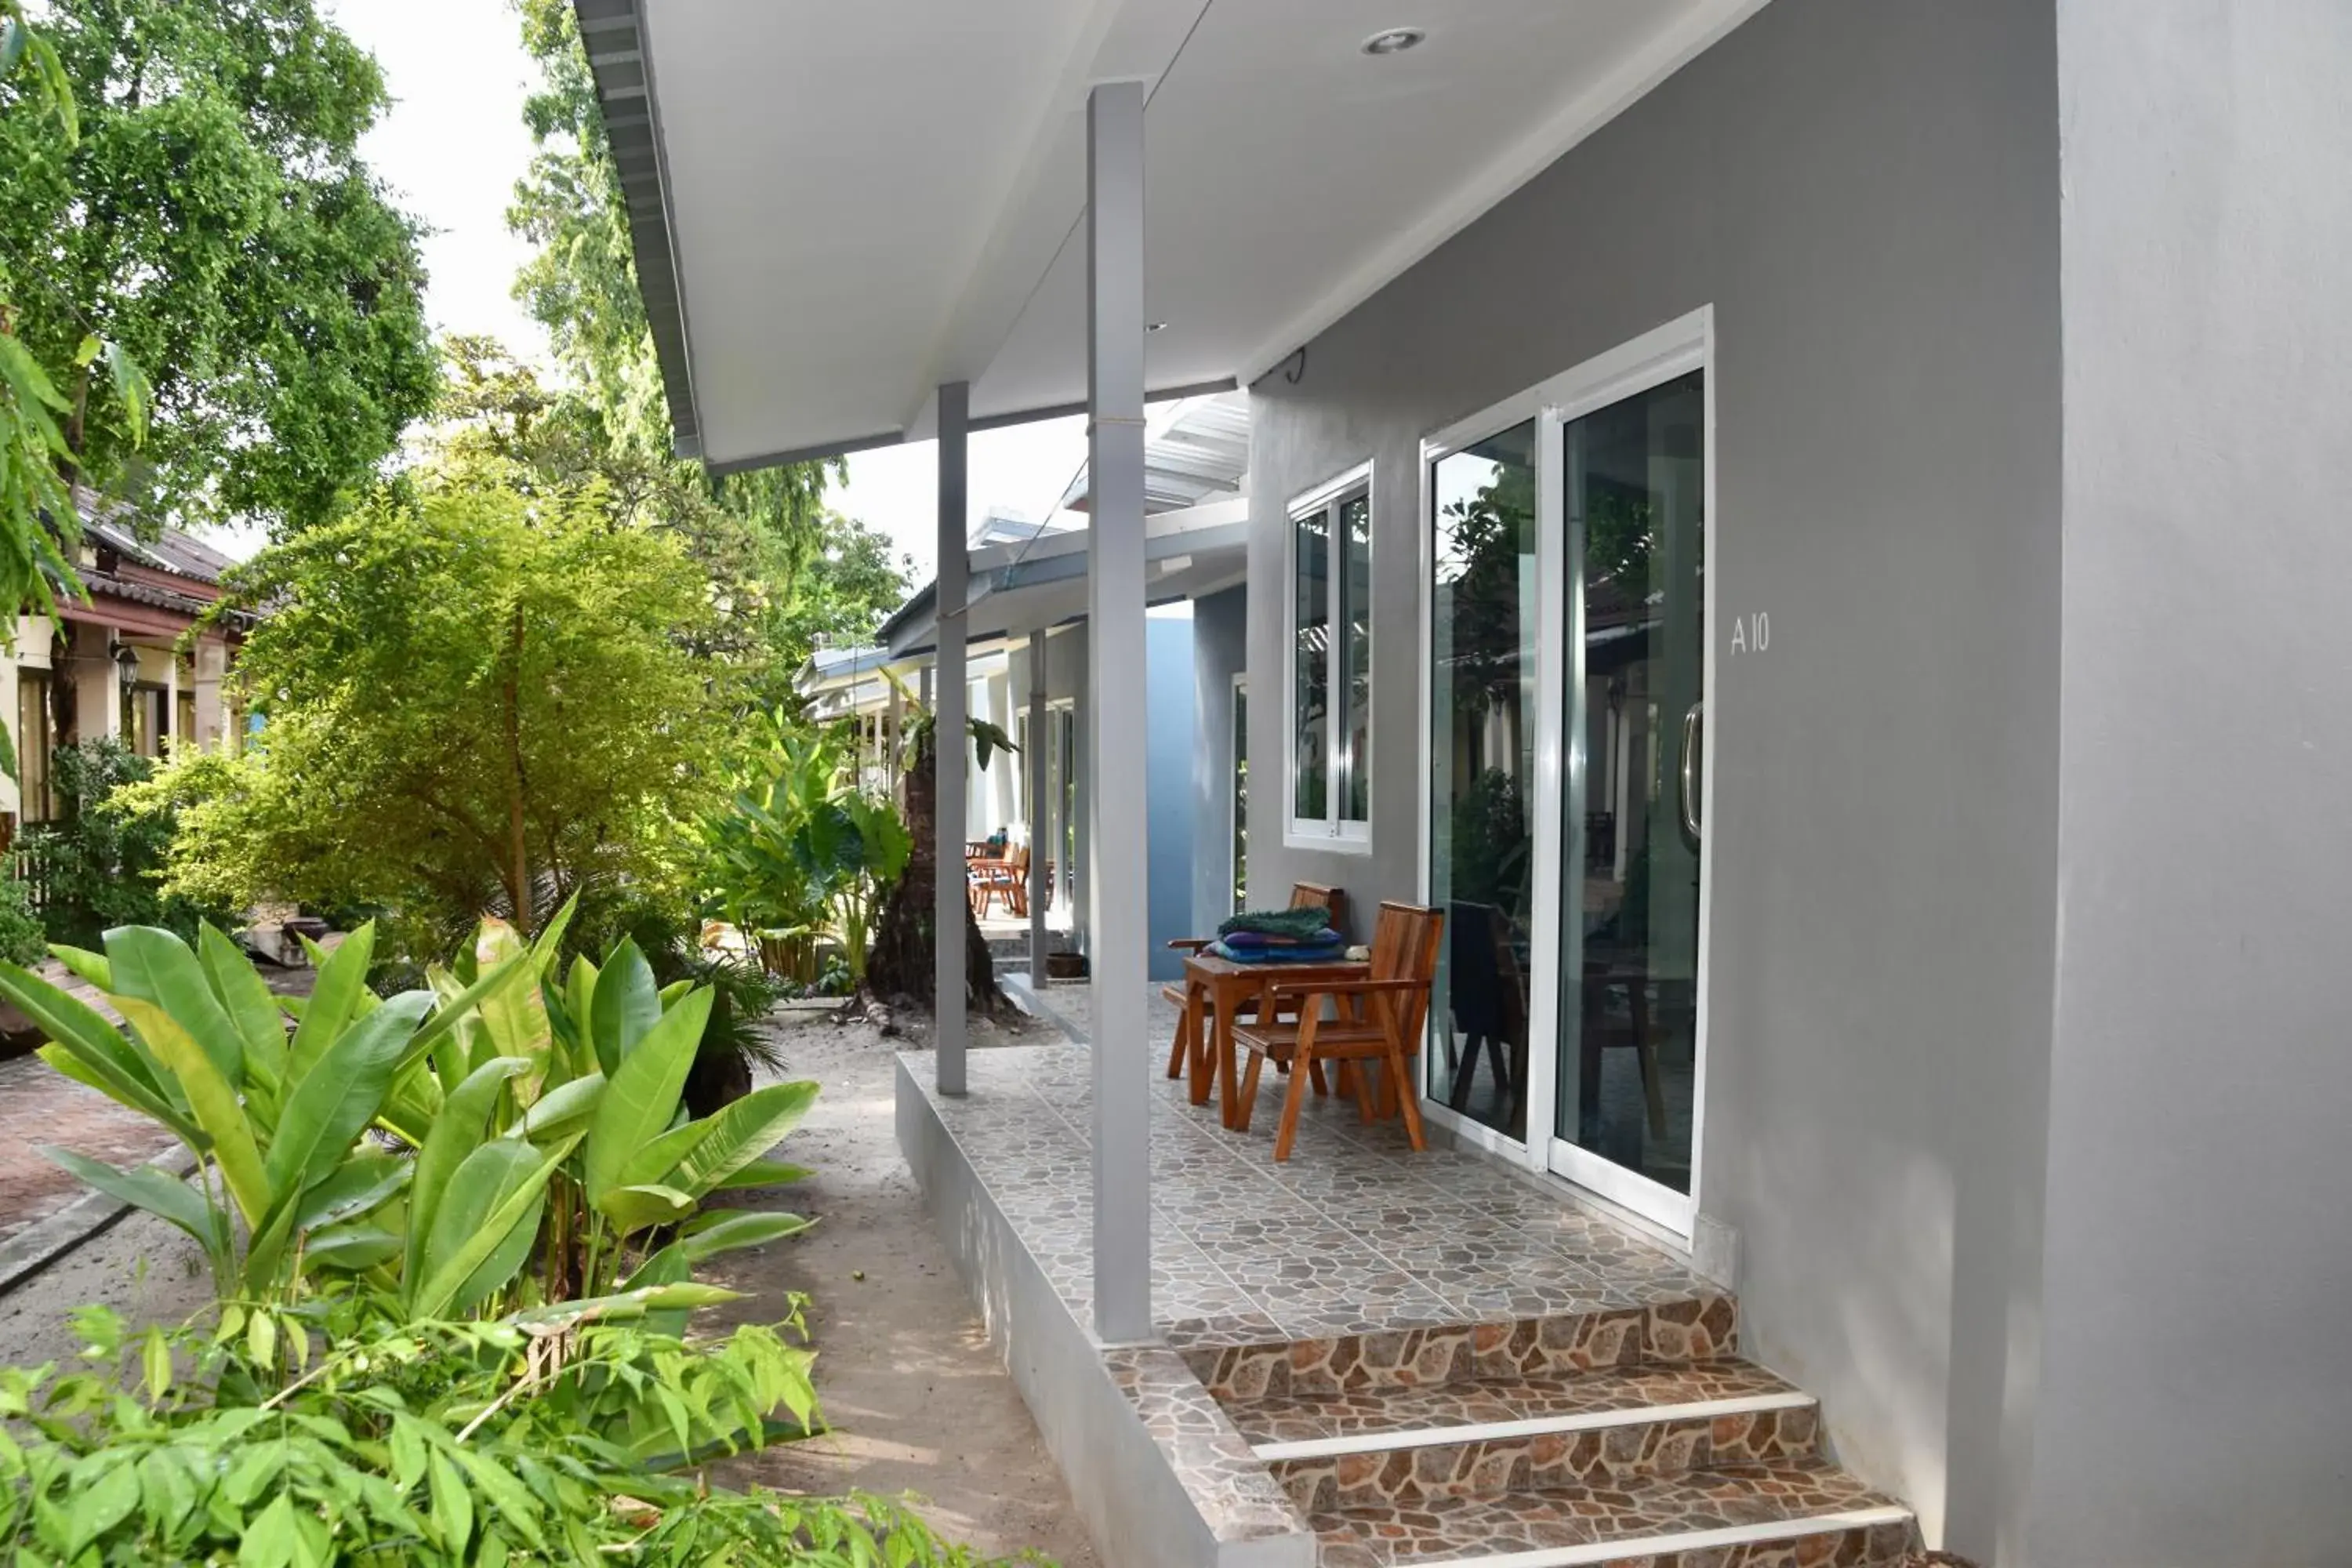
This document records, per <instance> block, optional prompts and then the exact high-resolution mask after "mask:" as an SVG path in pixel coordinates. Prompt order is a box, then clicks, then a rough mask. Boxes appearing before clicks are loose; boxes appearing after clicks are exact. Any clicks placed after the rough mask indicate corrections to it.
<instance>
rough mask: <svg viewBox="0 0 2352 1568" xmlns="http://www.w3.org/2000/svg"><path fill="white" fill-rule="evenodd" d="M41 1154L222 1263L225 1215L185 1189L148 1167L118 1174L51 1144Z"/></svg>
mask: <svg viewBox="0 0 2352 1568" xmlns="http://www.w3.org/2000/svg"><path fill="white" fill-rule="evenodd" d="M40 1154H41V1157H42V1158H43V1159H45V1160H47V1161H48V1162H49V1163H51V1164H53V1165H56V1166H58V1167H59V1168H60V1169H62V1170H65V1171H67V1172H69V1173H72V1174H73V1175H75V1176H77V1177H79V1179H80V1180H81V1181H82V1182H84V1183H86V1184H89V1185H90V1186H93V1187H96V1188H97V1189H98V1190H99V1191H100V1192H101V1193H104V1194H106V1195H107V1196H108V1197H110V1198H114V1199H117V1200H119V1201H121V1202H122V1203H126V1204H129V1205H131V1206H132V1207H133V1208H139V1209H144V1210H145V1211H146V1212H147V1213H149V1214H152V1215H156V1216H157V1217H158V1218H161V1219H164V1220H168V1221H170V1222H171V1223H172V1224H173V1225H175V1226H179V1227H180V1228H181V1229H182V1230H184V1231H186V1232H187V1233H188V1234H189V1235H190V1236H193V1237H195V1238H196V1241H197V1243H198V1245H200V1246H202V1247H204V1249H205V1253H206V1255H207V1256H209V1257H211V1258H213V1260H214V1262H215V1265H216V1266H217V1265H218V1264H220V1263H222V1262H224V1261H226V1258H227V1257H228V1249H229V1239H228V1237H229V1226H228V1215H226V1214H224V1213H222V1212H221V1211H220V1210H219V1209H218V1208H215V1206H214V1205H211V1204H209V1203H207V1202H205V1196H204V1194H202V1193H200V1192H198V1191H197V1190H196V1189H195V1188H194V1187H192V1186H190V1185H188V1184H187V1183H185V1182H184V1181H181V1180H179V1179H178V1178H177V1177H175V1176H172V1175H168V1174H166V1173H163V1172H162V1171H159V1170H157V1169H156V1168H155V1167H154V1166H152V1165H134V1166H132V1167H131V1169H130V1170H128V1171H118V1170H116V1169H115V1168H114V1167H113V1166H112V1165H110V1164H108V1163H105V1162H104V1161H102V1160H92V1159H89V1157H87V1156H86V1155H81V1154H77V1153H75V1152H73V1151H72V1150H70V1149H59V1148H58V1147H56V1146H55V1145H53V1144H44V1145H43V1146H42V1147H41V1150H40Z"/></svg>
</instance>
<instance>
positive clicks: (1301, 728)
mask: <svg viewBox="0 0 2352 1568" xmlns="http://www.w3.org/2000/svg"><path fill="white" fill-rule="evenodd" d="M1290 527H1291V535H1292V537H1291V552H1292V557H1293V559H1294V561H1295V562H1296V565H1295V566H1294V567H1293V571H1294V572H1295V574H1296V577H1297V580H1296V584H1295V588H1296V592H1297V598H1296V601H1295V605H1294V614H1293V616H1292V618H1291V646H1292V647H1293V649H1294V650H1295V651H1294V653H1293V655H1292V657H1293V658H1295V659H1296V660H1297V669H1296V673H1295V674H1294V675H1293V677H1292V681H1293V685H1292V689H1291V690H1292V702H1293V705H1294V706H1293V710H1292V714H1291V721H1292V726H1293V727H1292V731H1291V748H1290V749H1291V755H1292V765H1291V784H1290V795H1291V804H1290V814H1291V816H1295V817H1297V818H1298V819H1299V820H1300V821H1302V822H1305V821H1312V820H1316V819H1318V818H1322V817H1326V816H1328V815H1329V813H1330V777H1331V773H1330V768H1331V758H1330V747H1329V744H1328V742H1329V739H1330V728H1331V725H1330V718H1331V570H1330V558H1331V531H1330V514H1329V513H1328V512H1325V511H1320V510H1318V511H1311V512H1308V513H1307V514H1306V515H1304V516H1302V517H1297V518H1293V519H1292V520H1291V523H1290Z"/></svg>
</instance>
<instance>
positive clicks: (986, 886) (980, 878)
mask: <svg viewBox="0 0 2352 1568" xmlns="http://www.w3.org/2000/svg"><path fill="white" fill-rule="evenodd" d="M992 903H1000V904H1003V906H1004V909H1005V912H1006V913H1008V914H1011V915H1013V916H1015V917H1016V918H1017V917H1019V916H1022V915H1025V914H1027V913H1028V912H1029V847H1028V846H1027V845H1025V844H1020V845H1015V846H1013V847H1012V848H1010V849H1007V850H1006V851H1005V852H1004V853H1003V855H1001V856H984V857H982V858H980V859H977V860H974V861H972V862H971V918H972V919H974V920H982V921H984V920H986V919H987V918H988V906H989V905H990V904H992Z"/></svg>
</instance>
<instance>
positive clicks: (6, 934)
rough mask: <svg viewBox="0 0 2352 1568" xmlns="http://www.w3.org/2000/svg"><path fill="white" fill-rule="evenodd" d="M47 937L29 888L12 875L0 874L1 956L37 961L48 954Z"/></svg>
mask: <svg viewBox="0 0 2352 1568" xmlns="http://www.w3.org/2000/svg"><path fill="white" fill-rule="evenodd" d="M48 940H49V937H48V932H47V931H45V930H43V929H42V926H41V917H40V914H39V912H38V911H37V910H35V909H34V908H33V900H32V896H31V893H30V891H29V889H26V886H25V884H24V883H23V882H20V881H18V880H17V879H16V878H14V877H10V876H0V959H5V961H7V962H8V963H27V964H29V963H40V962H41V960H42V959H43V958H45V957H47V955H48V951H49V949H48Z"/></svg>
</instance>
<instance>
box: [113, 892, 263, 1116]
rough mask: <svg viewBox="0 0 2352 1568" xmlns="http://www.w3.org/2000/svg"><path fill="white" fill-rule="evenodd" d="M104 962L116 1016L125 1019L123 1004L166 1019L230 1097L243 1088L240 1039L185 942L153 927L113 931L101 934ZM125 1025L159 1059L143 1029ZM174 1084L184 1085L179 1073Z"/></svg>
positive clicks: (135, 1022)
mask: <svg viewBox="0 0 2352 1568" xmlns="http://www.w3.org/2000/svg"><path fill="white" fill-rule="evenodd" d="M106 958H107V962H108V963H110V965H112V967H113V973H114V984H115V989H114V990H113V991H112V992H110V993H108V995H107V1000H109V1001H110V1002H112V1003H113V1004H114V1005H115V1008H116V1010H117V1011H119V1012H121V1014H122V1016H124V1017H126V1018H131V1010H130V1009H129V1008H127V1007H124V1006H123V1005H122V1003H123V1001H124V1000H125V999H126V998H128V999H130V1000H132V1001H138V1002H144V1003H146V1004H148V1005H150V1006H152V1007H155V1008H158V1009H160V1010H162V1011H163V1012H164V1013H167V1014H169V1015H170V1016H171V1017H172V1020H173V1023H174V1024H175V1025H176V1026H178V1027H179V1029H180V1031H181V1032H182V1033H183V1034H184V1035H186V1036H187V1037H189V1038H190V1039H193V1040H194V1041H195V1042H196V1044H197V1045H198V1046H200V1047H203V1048H204V1053H205V1056H207V1057H209V1058H212V1064H213V1069H214V1071H215V1072H216V1073H218V1074H219V1075H220V1078H221V1080H222V1081H223V1082H224V1083H226V1085H227V1086H228V1087H229V1089H230V1090H231V1091H232V1092H234V1091H235V1090H236V1089H241V1088H243V1087H244V1085H245V1040H244V1037H242V1036H240V1035H239V1034H238V1033H237V1028H236V1024H235V1023H233V1022H232V1021H231V1020H230V1018H229V1016H228V1013H227V1011H226V1009H225V1008H223V1007H222V1006H221V1005H220V1002H219V1000H218V999H217V998H216V997H215V996H214V995H213V988H212V984H211V983H210V982H209V981H207V980H205V971H204V966H203V965H202V964H200V963H197V962H196V955H195V954H194V952H191V951H189V948H188V944H187V943H186V942H182V941H181V940H180V939H179V938H178V937H176V936H173V934H172V933H171V932H170V931H162V930H158V929H157V928H156V927H153V926H117V927H115V928H114V930H112V931H108V932H107V933H106ZM131 1024H132V1026H134V1027H136V1028H137V1029H138V1030H139V1032H140V1033H141V1034H142V1035H144V1036H146V1038H147V1043H148V1046H149V1047H150V1048H152V1050H154V1051H155V1053H156V1054H157V1055H158V1056H162V1055H163V1047H162V1046H160V1045H158V1044H157V1043H156V1041H155V1037H153V1036H152V1035H150V1034H148V1032H147V1026H146V1025H145V1024H144V1023H143V1022H142V1021H141V1020H139V1019H137V1018H131ZM174 1070H177V1069H176V1068H175V1069H174ZM180 1079H181V1081H182V1082H183V1083H184V1082H185V1081H186V1079H187V1075H186V1074H185V1073H181V1074H180Z"/></svg>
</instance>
